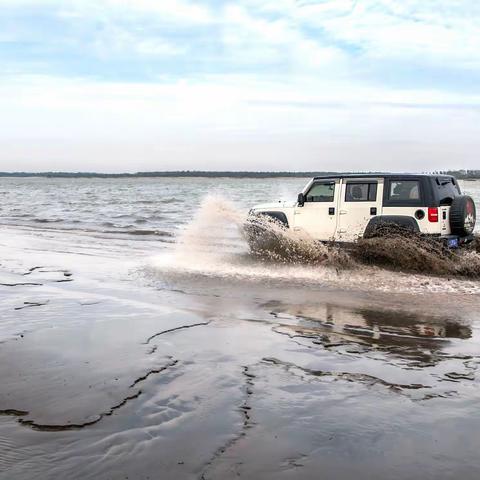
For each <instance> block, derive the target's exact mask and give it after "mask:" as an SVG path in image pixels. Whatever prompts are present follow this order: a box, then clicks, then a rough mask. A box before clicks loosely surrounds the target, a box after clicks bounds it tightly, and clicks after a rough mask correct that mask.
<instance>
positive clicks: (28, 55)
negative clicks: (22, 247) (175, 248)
mask: <svg viewBox="0 0 480 480" xmlns="http://www.w3.org/2000/svg"><path fill="white" fill-rule="evenodd" d="M479 151H480V2H479V1H478V0H417V1H413V0H401V1H400V0H321V1H316V0H296V1H295V0H263V1H262V0H243V1H223V0H203V1H200V0H36V1H35V0H0V171H53V170H56V171H59V170H61V171H102V172H135V171H148V170H187V169H189V170H296V171H298V170H316V171H325V170H359V171H367V170H382V171H386V170H392V171H433V170H443V169H449V168H451V169H456V168H466V169H471V168H477V169H480V156H479Z"/></svg>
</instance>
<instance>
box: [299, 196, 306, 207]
mask: <svg viewBox="0 0 480 480" xmlns="http://www.w3.org/2000/svg"><path fill="white" fill-rule="evenodd" d="M297 203H298V206H299V207H303V205H304V203H305V195H304V194H303V193H299V194H298V199H297Z"/></svg>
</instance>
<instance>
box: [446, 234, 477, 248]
mask: <svg viewBox="0 0 480 480" xmlns="http://www.w3.org/2000/svg"><path fill="white" fill-rule="evenodd" d="M438 238H439V240H441V241H442V242H443V243H444V244H445V245H446V246H447V247H449V248H458V247H461V246H463V245H467V244H468V243H470V242H471V241H472V240H473V239H474V238H475V236H474V235H473V234H471V235H467V236H466V237H460V236H458V235H442V236H441V237H438Z"/></svg>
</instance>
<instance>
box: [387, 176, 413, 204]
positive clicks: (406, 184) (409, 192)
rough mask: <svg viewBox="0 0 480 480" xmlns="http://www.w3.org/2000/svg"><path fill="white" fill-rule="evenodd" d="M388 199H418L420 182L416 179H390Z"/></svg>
mask: <svg viewBox="0 0 480 480" xmlns="http://www.w3.org/2000/svg"><path fill="white" fill-rule="evenodd" d="M388 199H389V200H391V201H394V202H411V201H415V200H420V182H419V181H418V180H393V181H391V182H390V190H389V192H388Z"/></svg>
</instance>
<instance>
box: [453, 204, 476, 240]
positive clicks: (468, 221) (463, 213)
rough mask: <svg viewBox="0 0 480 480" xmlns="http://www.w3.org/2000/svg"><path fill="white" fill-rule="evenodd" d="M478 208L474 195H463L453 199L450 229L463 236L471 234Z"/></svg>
mask: <svg viewBox="0 0 480 480" xmlns="http://www.w3.org/2000/svg"><path fill="white" fill-rule="evenodd" d="M475 221H476V208H475V202H474V201H473V199H472V197H469V196H468V195H462V196H459V197H455V198H454V199H453V202H452V205H451V207H450V229H451V230H452V233H453V234H455V235H459V236H461V237H464V236H467V235H471V234H472V233H473V230H474V228H475Z"/></svg>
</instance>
